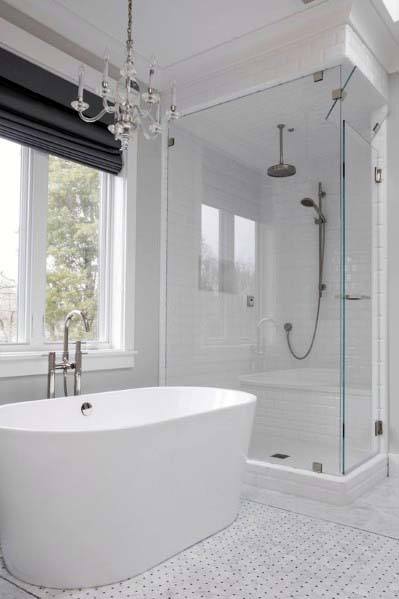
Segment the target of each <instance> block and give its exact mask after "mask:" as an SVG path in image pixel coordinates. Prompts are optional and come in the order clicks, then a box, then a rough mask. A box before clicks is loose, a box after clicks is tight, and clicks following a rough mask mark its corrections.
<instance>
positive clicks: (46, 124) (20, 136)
mask: <svg viewBox="0 0 399 599" xmlns="http://www.w3.org/2000/svg"><path fill="white" fill-rule="evenodd" d="M76 95H77V87H76V85H74V84H73V83H71V82H69V81H67V80H65V79H62V78H61V77H58V76H57V75H54V74H53V73H50V72H49V71H46V70H45V69H42V68H41V67H38V66H37V65H34V64H33V63H31V62H29V61H27V60H24V59H23V58H20V57H19V56H16V55H15V54H12V53H11V52H8V51H6V50H4V49H3V48H0V136H2V137H6V138H7V139H10V140H12V141H15V142H18V143H21V144H24V145H27V146H31V147H32V148H35V149H37V150H42V151H44V152H47V153H49V154H55V155H56V156H60V157H61V158H66V159H67V160H73V161H75V162H80V163H82V164H86V165H87V166H91V167H94V168H98V169H101V170H103V171H106V172H108V173H112V174H118V173H119V172H120V171H121V169H122V155H121V152H120V144H119V143H118V142H116V141H115V140H114V138H113V136H112V135H111V133H110V132H109V131H108V129H107V124H109V123H110V122H111V121H110V120H109V119H108V120H107V118H104V120H102V121H100V122H97V123H93V124H86V123H84V122H83V121H81V120H80V118H79V116H78V114H77V112H75V111H74V110H73V109H72V108H71V106H70V102H71V101H72V100H74V99H75V98H76ZM85 100H86V101H87V102H89V104H90V115H94V114H96V113H97V112H99V110H100V108H101V99H100V98H99V97H98V96H96V95H95V94H92V93H89V92H87V91H86V92H85Z"/></svg>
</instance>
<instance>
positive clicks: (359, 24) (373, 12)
mask: <svg viewBox="0 0 399 599" xmlns="http://www.w3.org/2000/svg"><path fill="white" fill-rule="evenodd" d="M348 24H349V25H350V26H351V27H352V29H353V30H354V31H355V32H356V34H357V35H358V37H359V38H360V39H361V40H362V42H363V44H364V45H365V46H367V48H368V49H369V50H370V52H372V54H373V55H374V58H375V59H376V60H377V61H378V62H379V63H380V65H381V66H382V67H383V68H384V69H385V70H386V72H387V73H394V72H397V71H398V70H399V42H398V41H397V40H396V39H395V36H394V34H393V31H392V29H391V27H390V26H389V25H388V23H387V21H386V20H385V19H384V17H383V15H382V12H381V10H378V8H377V6H376V0H374V1H372V0H354V2H353V6H352V10H351V12H350V15H349V20H348ZM393 26H394V24H392V27H393Z"/></svg>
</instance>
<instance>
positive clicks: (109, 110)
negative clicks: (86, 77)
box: [103, 96, 116, 114]
mask: <svg viewBox="0 0 399 599" xmlns="http://www.w3.org/2000/svg"><path fill="white" fill-rule="evenodd" d="M103 106H104V110H105V111H106V112H107V113H108V114H114V113H115V111H116V108H115V104H114V105H113V106H110V104H109V103H108V98H106V97H105V96H104V97H103Z"/></svg>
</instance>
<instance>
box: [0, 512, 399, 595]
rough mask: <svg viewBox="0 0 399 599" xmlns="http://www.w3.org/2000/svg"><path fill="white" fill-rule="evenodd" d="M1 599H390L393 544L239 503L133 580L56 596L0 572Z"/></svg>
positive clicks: (396, 565) (396, 552)
mask: <svg viewBox="0 0 399 599" xmlns="http://www.w3.org/2000/svg"><path fill="white" fill-rule="evenodd" d="M0 583H1V584H0V597H1V599H29V597H35V598H37V599H125V598H126V599H263V598H266V599H290V598H295V599H304V598H311V599H361V598H367V599H380V598H381V599H382V598H385V599H393V598H395V597H398V598H399V540H398V539H394V538H391V537H388V536H383V535H379V534H375V533H370V532H366V531H363V530H359V529H356V528H351V527H349V526H344V525H342V524H336V523H334V522H328V521H323V520H318V519H315V518H311V517H309V516H305V515H302V514H297V513H294V512H290V511H286V510H283V509H280V508H274V507H270V506H267V505H262V504H258V503H254V502H251V501H243V504H242V509H241V511H240V514H239V516H238V518H237V520H236V521H235V522H234V523H233V524H232V525H231V526H230V527H229V528H227V529H225V530H223V531H221V532H220V533H218V534H216V535H214V536H212V537H210V538H208V539H206V540H204V541H202V542H201V543H198V544H197V545H195V546H193V547H191V548H190V549H187V550H186V551H183V552H182V553H180V554H179V555H176V556H175V557H173V558H172V559H169V560H167V561H166V562H164V563H162V564H160V565H159V566H157V567H155V568H153V569H152V570H150V571H148V572H146V573H144V574H142V575H140V576H137V577H135V578H133V579H131V580H128V581H125V582H122V583H118V584H114V585H110V586H107V587H101V588H98V589H84V590H74V591H68V590H65V591H57V590H52V589H44V588H38V587H33V586H30V585H27V584H24V583H21V582H19V581H17V580H15V579H14V578H13V577H12V576H11V575H10V574H9V573H8V572H7V570H6V568H5V567H4V564H2V566H1V569H0Z"/></svg>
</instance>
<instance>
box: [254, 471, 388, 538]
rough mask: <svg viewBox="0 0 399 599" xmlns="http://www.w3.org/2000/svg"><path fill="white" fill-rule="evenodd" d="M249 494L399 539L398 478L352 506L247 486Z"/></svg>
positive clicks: (386, 481) (289, 508)
mask: <svg viewBox="0 0 399 599" xmlns="http://www.w3.org/2000/svg"><path fill="white" fill-rule="evenodd" d="M247 492H248V497H249V498H250V499H251V500H253V501H257V502H259V503H264V504H265V505H269V506H272V507H277V508H281V509H284V510H289V511H292V512H296V513H299V514H303V515H306V516H310V517H312V518H317V519H320V520H330V521H332V522H336V523H337V524H344V525H346V526H353V527H354V528H360V529H362V530H366V531H368V532H374V533H376V534H381V535H386V536H389V537H394V538H396V539H399V477H398V475H396V476H395V477H392V478H386V479H385V480H384V481H383V482H380V483H378V485H376V486H375V488H374V489H373V490H372V491H369V492H368V493H365V494H364V495H363V496H362V497H360V498H359V499H357V500H356V501H354V502H353V503H352V504H351V505H348V506H337V505H331V504H328V503H325V502H322V501H315V500H313V499H306V498H305V497H296V496H295V495H288V494H286V493H278V492H276V491H267V490H265V489H253V487H250V488H248V491H247V487H244V496H245V495H246V493H247Z"/></svg>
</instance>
